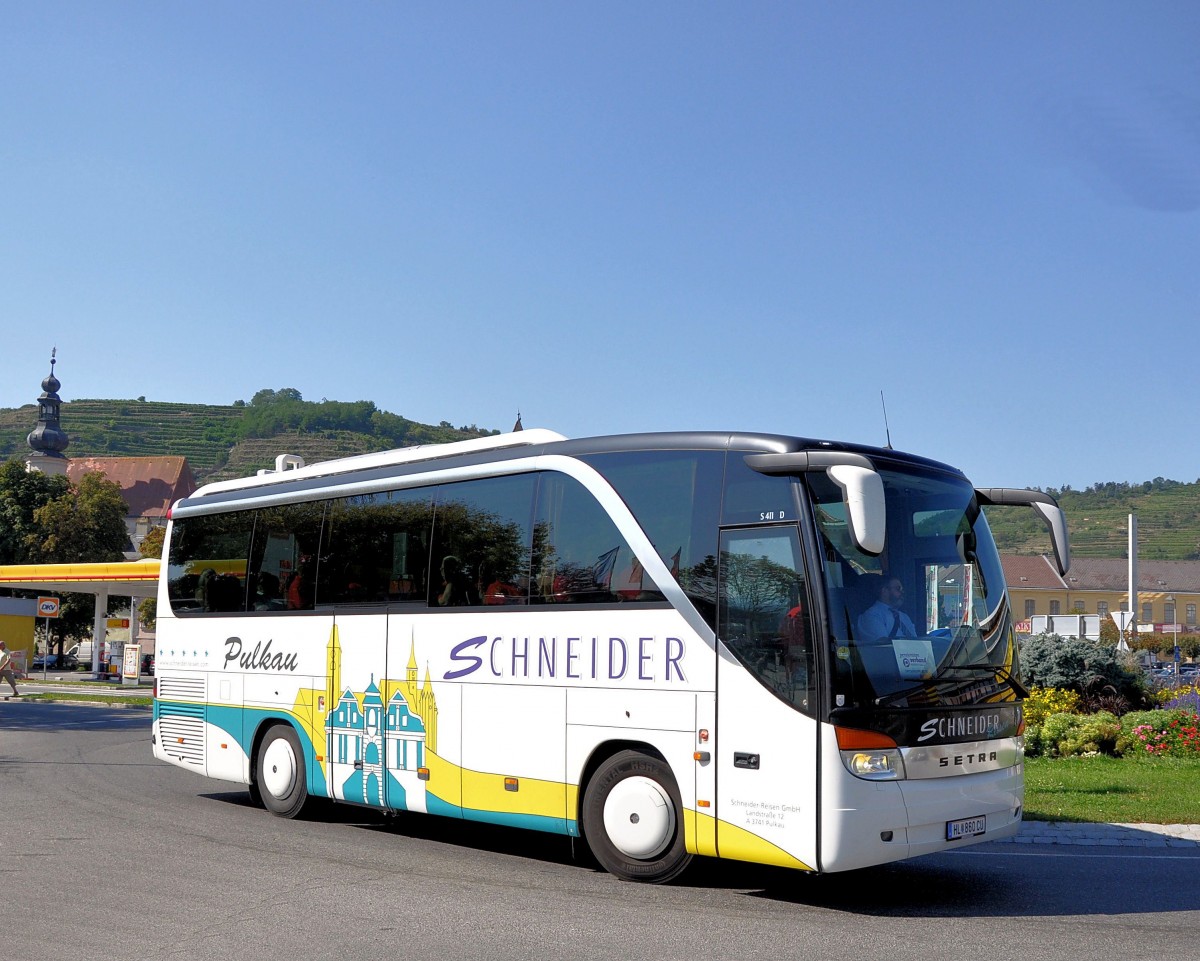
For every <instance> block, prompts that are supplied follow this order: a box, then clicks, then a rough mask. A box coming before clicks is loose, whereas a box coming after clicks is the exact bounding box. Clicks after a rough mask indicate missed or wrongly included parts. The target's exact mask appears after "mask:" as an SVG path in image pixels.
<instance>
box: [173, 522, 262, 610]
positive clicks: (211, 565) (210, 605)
mask: <svg viewBox="0 0 1200 961" xmlns="http://www.w3.org/2000/svg"><path fill="white" fill-rule="evenodd" d="M253 531H254V514H253V512H243V513H229V514H210V515H208V516H206V517H196V518H193V519H190V520H188V521H177V522H176V524H175V531H174V535H173V536H172V538H171V551H170V554H169V559H168V573H167V594H168V597H169V598H170V600H171V610H173V611H174V612H175V613H176V614H199V613H204V612H208V613H219V612H221V611H236V610H242V609H244V607H245V600H244V597H245V583H246V558H247V557H248V556H249V552H250V536H251V534H252V533H253Z"/></svg>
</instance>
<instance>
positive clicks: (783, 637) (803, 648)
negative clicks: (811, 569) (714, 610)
mask: <svg viewBox="0 0 1200 961" xmlns="http://www.w3.org/2000/svg"><path fill="white" fill-rule="evenodd" d="M720 563H721V584H720V590H719V597H720V605H719V615H718V617H719V622H718V627H719V632H720V637H721V640H722V641H724V642H725V645H726V646H727V647H728V648H729V649H730V650H731V651H733V653H734V654H735V655H736V656H737V658H738V660H740V661H741V662H742V663H743V664H744V665H746V667H747V668H748V669H749V670H750V672H751V673H752V674H754V675H755V676H756V677H757V678H758V679H759V681H760V682H761V683H762V684H763V685H764V686H765V687H767V688H768V689H770V690H771V691H772V692H774V693H775V695H776V696H777V697H780V698H782V699H783V700H785V701H788V702H789V703H791V704H792V705H793V706H794V707H796V708H798V709H799V710H801V711H803V712H804V713H806V714H809V715H812V714H813V713H815V710H816V699H815V694H814V691H815V676H814V660H813V645H812V624H811V621H810V618H809V614H808V596H807V593H806V591H805V583H804V573H803V566H802V564H801V562H800V541H799V537H798V534H797V530H796V528H795V527H794V526H793V525H785V526H777V527H766V528H740V529H736V530H729V531H722V532H721V561H720Z"/></svg>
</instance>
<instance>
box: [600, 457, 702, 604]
mask: <svg viewBox="0 0 1200 961" xmlns="http://www.w3.org/2000/svg"><path fill="white" fill-rule="evenodd" d="M580 459H581V460H583V461H586V462H587V463H588V464H590V465H591V466H592V467H594V468H596V470H598V471H599V472H600V473H601V474H603V475H604V477H605V479H607V480H608V482H609V483H610V484H612V485H613V487H614V488H615V489H616V491H617V493H618V494H620V495H621V497H622V499H623V500H624V501H625V503H626V504H627V505H628V506H629V510H630V511H631V512H632V513H633V516H634V517H636V518H637V520H638V523H640V524H641V525H642V528H643V529H644V530H645V531H646V534H647V536H648V537H649V538H650V540H651V541H652V542H653V544H654V547H655V549H656V550H657V551H658V555H659V557H661V558H662V560H663V563H664V564H666V565H667V567H668V568H670V570H671V573H672V574H674V575H675V577H676V579H677V580H678V581H679V584H680V586H681V587H682V588H683V590H684V592H685V593H686V594H687V595H688V597H690V598H691V600H692V603H693V604H695V606H696V608H697V610H699V611H700V613H701V614H702V615H703V616H704V618H705V620H706V621H707V622H708V623H709V625H710V626H713V627H715V626H716V625H715V611H716V558H717V523H718V515H719V513H720V509H721V475H722V472H723V471H724V468H725V454H724V452H723V451H717V450H707V451H659V450H650V451H621V452H617V453H609V454H593V455H590V456H587V457H582V458H580Z"/></svg>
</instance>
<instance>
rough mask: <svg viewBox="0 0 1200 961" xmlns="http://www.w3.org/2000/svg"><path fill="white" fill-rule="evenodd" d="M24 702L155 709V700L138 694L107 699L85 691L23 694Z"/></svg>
mask: <svg viewBox="0 0 1200 961" xmlns="http://www.w3.org/2000/svg"><path fill="white" fill-rule="evenodd" d="M21 700H22V701H75V702H77V703H80V704H106V705H108V706H109V707H153V706H154V698H152V697H150V696H148V695H147V696H146V697H142V696H141V695H137V694H129V695H116V696H109V697H105V696H104V695H102V694H88V693H86V692H85V691H54V692H49V693H38V694H22V695H21Z"/></svg>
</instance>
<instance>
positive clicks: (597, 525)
mask: <svg viewBox="0 0 1200 961" xmlns="http://www.w3.org/2000/svg"><path fill="white" fill-rule="evenodd" d="M533 576H534V584H533V596H532V599H533V600H534V601H535V602H540V603H543V604H583V603H590V604H595V603H607V602H612V601H620V602H629V601H661V600H662V599H663V595H662V593H661V592H660V591H659V589H658V585H656V584H655V583H654V580H653V578H651V576H650V575H649V574H648V573H647V572H646V570H645V568H644V567H643V565H642V562H641V560H640V559H639V558H638V557H637V556H636V555H635V554H634V553H633V550H632V549H631V548H630V547H629V544H628V543H627V542H626V540H625V538H624V537H623V536H622V535H621V533H620V531H618V530H617V528H616V525H615V524H614V523H613V521H612V518H610V517H609V516H608V514H607V513H606V512H605V510H604V509H603V508H602V507H601V506H600V505H599V504H598V503H597V502H596V499H595V498H594V497H593V496H592V495H591V493H590V492H588V491H587V490H586V489H585V488H584V487H583V486H582V485H581V484H580V483H579V482H578V481H576V480H575V479H574V478H571V477H568V476H566V475H565V474H551V473H546V474H543V475H542V484H541V488H540V489H539V491H538V507H537V520H536V521H535V523H534V528H533Z"/></svg>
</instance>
